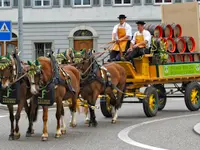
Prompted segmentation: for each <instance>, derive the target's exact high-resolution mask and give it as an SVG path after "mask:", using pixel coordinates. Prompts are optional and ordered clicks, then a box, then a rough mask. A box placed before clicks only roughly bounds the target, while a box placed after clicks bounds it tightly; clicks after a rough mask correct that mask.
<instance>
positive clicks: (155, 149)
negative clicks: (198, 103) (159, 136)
mask: <svg viewBox="0 0 200 150" xmlns="http://www.w3.org/2000/svg"><path fill="white" fill-rule="evenodd" d="M197 115H200V113H197V114H191V115H181V116H174V117H167V118H162V119H155V120H152V121H146V122H142V123H139V124H135V125H133V126H129V127H127V128H125V129H123V130H121V131H120V132H119V133H118V137H119V138H120V139H121V140H122V141H124V142H125V143H128V144H130V145H133V146H136V147H140V148H145V149H148V150H167V149H164V148H159V147H154V146H150V145H146V144H143V143H139V142H137V141H134V140H133V139H131V138H130V137H129V136H128V134H129V132H130V131H131V130H133V129H136V128H139V127H141V126H143V125H147V124H151V123H156V122H160V121H166V120H171V119H177V118H184V117H191V116H197Z"/></svg>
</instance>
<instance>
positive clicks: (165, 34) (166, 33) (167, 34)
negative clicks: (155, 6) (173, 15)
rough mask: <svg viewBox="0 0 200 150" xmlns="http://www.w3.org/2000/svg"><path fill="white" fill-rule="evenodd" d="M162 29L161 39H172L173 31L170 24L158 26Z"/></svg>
mask: <svg viewBox="0 0 200 150" xmlns="http://www.w3.org/2000/svg"><path fill="white" fill-rule="evenodd" d="M160 26H161V27H162V29H163V37H169V38H172V37H173V29H172V27H171V25H170V24H160Z"/></svg>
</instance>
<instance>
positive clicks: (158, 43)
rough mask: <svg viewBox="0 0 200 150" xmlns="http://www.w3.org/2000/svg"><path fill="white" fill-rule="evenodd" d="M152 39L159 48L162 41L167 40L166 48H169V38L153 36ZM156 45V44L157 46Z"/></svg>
mask: <svg viewBox="0 0 200 150" xmlns="http://www.w3.org/2000/svg"><path fill="white" fill-rule="evenodd" d="M152 40H154V44H155V45H156V47H157V48H159V47H160V46H161V42H164V43H165V42H166V48H167V40H166V39H165V38H162V37H161V38H155V37H152ZM155 45H154V46H155Z"/></svg>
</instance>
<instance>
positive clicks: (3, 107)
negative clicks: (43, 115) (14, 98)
mask: <svg viewBox="0 0 200 150" xmlns="http://www.w3.org/2000/svg"><path fill="white" fill-rule="evenodd" d="M55 107H56V103H54V104H53V105H52V106H49V108H55ZM0 109H1V110H8V107H7V105H2V104H0ZM13 109H14V111H17V105H14V106H13ZM39 109H42V107H41V106H40V107H39ZM23 110H24V108H23Z"/></svg>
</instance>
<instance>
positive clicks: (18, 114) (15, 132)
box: [14, 96, 26, 140]
mask: <svg viewBox="0 0 200 150" xmlns="http://www.w3.org/2000/svg"><path fill="white" fill-rule="evenodd" d="M25 101H26V99H25V96H23V98H21V100H20V103H19V104H18V107H17V112H16V114H15V121H16V125H15V131H14V138H15V139H16V140H17V139H19V138H20V132H19V119H20V115H21V111H22V109H23V107H24V103H25Z"/></svg>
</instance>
